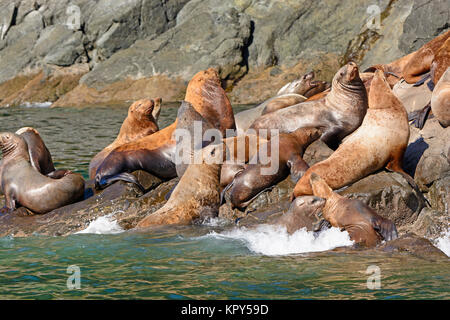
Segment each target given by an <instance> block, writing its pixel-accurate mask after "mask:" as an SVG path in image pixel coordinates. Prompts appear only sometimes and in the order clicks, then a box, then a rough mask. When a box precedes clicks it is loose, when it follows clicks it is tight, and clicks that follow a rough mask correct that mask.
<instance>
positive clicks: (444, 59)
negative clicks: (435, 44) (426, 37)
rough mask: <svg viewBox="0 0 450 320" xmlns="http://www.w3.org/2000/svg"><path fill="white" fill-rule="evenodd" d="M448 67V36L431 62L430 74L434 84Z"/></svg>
mask: <svg viewBox="0 0 450 320" xmlns="http://www.w3.org/2000/svg"><path fill="white" fill-rule="evenodd" d="M448 67H450V37H449V38H448V39H447V40H445V42H444V44H443V45H442V46H441V47H440V48H439V50H438V52H437V53H436V55H435V56H434V59H433V62H432V63H431V67H430V75H431V79H432V80H433V84H434V85H436V84H437V83H438V82H439V80H440V79H441V77H442V75H443V74H444V73H445V71H446V70H447V68H448Z"/></svg>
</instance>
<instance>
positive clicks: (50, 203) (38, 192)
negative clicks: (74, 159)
mask: <svg viewBox="0 0 450 320" xmlns="http://www.w3.org/2000/svg"><path fill="white" fill-rule="evenodd" d="M0 147H1V149H2V154H3V170H2V176H1V184H2V187H3V191H4V193H5V208H4V209H3V210H2V211H3V212H5V211H6V212H8V211H12V210H15V209H16V208H18V207H19V206H23V207H25V208H26V209H28V210H30V211H32V212H33V213H37V214H44V213H47V212H50V211H52V210H54V209H57V208H60V207H62V206H65V205H68V204H71V203H74V202H76V201H78V200H80V199H81V198H82V197H83V194H84V180H83V178H82V177H81V175H79V174H75V173H72V172H68V173H67V174H66V175H65V176H63V177H62V178H60V179H51V178H49V177H46V176H44V175H42V174H41V173H39V172H38V171H36V170H35V169H34V168H33V167H32V166H31V164H30V156H29V154H28V147H27V143H26V142H25V140H24V139H23V138H22V137H21V136H19V135H16V134H14V133H10V132H3V133H0Z"/></svg>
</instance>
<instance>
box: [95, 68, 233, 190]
mask: <svg viewBox="0 0 450 320" xmlns="http://www.w3.org/2000/svg"><path fill="white" fill-rule="evenodd" d="M185 100H186V101H187V102H189V103H190V104H192V106H193V107H194V109H195V110H196V111H197V112H198V113H199V114H200V115H201V116H202V117H203V118H204V119H205V120H206V121H207V122H209V123H211V124H212V125H213V127H214V128H217V129H218V130H220V132H221V133H222V134H223V135H224V136H225V132H226V130H227V129H234V128H235V122H234V115H233V110H232V107H231V104H230V102H229V100H228V97H227V95H226V93H225V90H223V88H222V87H221V83H220V78H219V74H218V73H217V71H216V70H215V69H213V68H210V69H207V70H204V71H200V72H198V73H197V74H196V75H195V76H194V77H193V78H192V79H191V81H190V82H189V84H188V87H187V89H186V98H185ZM177 122H178V120H175V122H174V123H172V124H171V125H170V126H168V127H166V128H164V129H162V130H160V131H158V132H155V133H154V134H152V135H149V136H146V137H143V138H140V139H137V140H135V141H133V142H129V143H126V144H123V145H122V146H119V147H117V148H115V149H114V150H113V151H111V153H110V154H109V155H108V157H106V158H105V160H104V161H103V163H102V164H101V165H100V166H99V168H98V169H97V172H96V176H95V181H96V186H97V188H102V187H104V186H106V185H108V184H109V183H110V182H112V181H115V180H117V179H121V180H125V181H129V182H133V183H136V184H138V183H137V181H136V179H133V177H131V175H129V174H128V173H129V172H133V171H135V170H144V171H147V172H150V173H152V174H154V175H156V176H157V177H159V178H161V179H163V180H167V179H171V178H174V177H176V176H177V173H176V167H175V164H174V163H173V157H174V154H175V151H176V141H175V140H174V132H175V129H176V128H177Z"/></svg>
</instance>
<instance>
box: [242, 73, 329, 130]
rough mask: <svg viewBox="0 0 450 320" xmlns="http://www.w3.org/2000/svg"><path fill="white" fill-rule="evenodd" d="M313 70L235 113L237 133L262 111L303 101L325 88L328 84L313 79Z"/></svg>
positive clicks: (245, 128)
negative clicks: (265, 98) (248, 107)
mask: <svg viewBox="0 0 450 320" xmlns="http://www.w3.org/2000/svg"><path fill="white" fill-rule="evenodd" d="M313 79H314V72H313V71H311V72H308V73H306V74H304V75H303V76H302V77H300V79H298V80H295V81H292V82H289V83H288V84H286V85H285V86H283V87H282V88H281V89H280V90H279V91H278V93H277V94H276V95H275V96H274V97H272V98H270V99H268V100H266V101H264V102H263V103H261V104H259V105H258V106H256V107H254V108H251V109H248V110H245V111H242V112H239V113H237V114H236V115H235V120H236V128H237V133H238V135H240V134H242V133H244V132H245V131H247V129H248V128H249V127H250V125H251V124H252V123H253V122H254V121H255V120H256V119H257V118H258V117H259V116H261V114H263V113H270V112H274V111H276V110H279V109H283V108H286V107H289V106H291V105H294V104H298V103H301V102H303V101H305V100H306V99H307V98H308V97H309V96H311V95H314V94H316V93H318V92H319V91H320V90H322V91H323V90H325V89H326V87H327V86H328V84H327V83H326V82H324V81H314V80H313Z"/></svg>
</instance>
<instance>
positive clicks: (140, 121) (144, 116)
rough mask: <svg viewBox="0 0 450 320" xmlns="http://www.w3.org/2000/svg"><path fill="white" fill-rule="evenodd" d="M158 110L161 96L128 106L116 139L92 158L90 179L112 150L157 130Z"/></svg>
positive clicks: (159, 109)
mask: <svg viewBox="0 0 450 320" xmlns="http://www.w3.org/2000/svg"><path fill="white" fill-rule="evenodd" d="M160 111H161V98H156V99H154V100H153V99H152V100H149V99H141V100H138V101H136V102H134V103H133V104H132V105H131V106H130V107H129V108H128V114H127V117H126V118H125V120H124V121H123V123H122V126H121V127H120V131H119V134H118V135H117V137H116V139H115V140H114V141H113V142H112V143H111V144H110V145H108V146H107V147H105V148H104V149H103V150H102V151H100V152H99V153H97V154H96V155H95V156H94V157H93V158H92V160H91V163H90V164H89V177H90V179H94V177H95V173H96V172H97V168H98V167H99V166H100V164H101V163H102V161H103V160H104V159H105V158H106V157H107V156H108V154H109V153H110V152H111V151H112V150H114V149H115V148H117V147H119V146H121V145H123V144H125V143H128V142H131V141H134V140H137V139H140V138H142V137H145V136H148V135H151V134H153V133H155V132H156V131H158V130H159V128H158V124H157V121H158V117H159V113H160Z"/></svg>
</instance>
